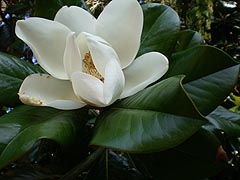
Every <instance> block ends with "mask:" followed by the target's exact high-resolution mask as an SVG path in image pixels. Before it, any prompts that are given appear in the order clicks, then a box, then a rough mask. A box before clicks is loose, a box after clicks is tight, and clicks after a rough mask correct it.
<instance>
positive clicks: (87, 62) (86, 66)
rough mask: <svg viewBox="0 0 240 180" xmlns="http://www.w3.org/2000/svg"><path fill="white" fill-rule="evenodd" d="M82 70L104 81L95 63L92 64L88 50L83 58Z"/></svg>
mask: <svg viewBox="0 0 240 180" xmlns="http://www.w3.org/2000/svg"><path fill="white" fill-rule="evenodd" d="M83 72H84V73H87V74H90V75H92V76H94V77H96V78H98V79H99V80H100V81H102V82H104V77H103V76H102V75H101V74H100V73H99V72H98V71H97V69H96V67H95V65H94V64H93V60H92V56H91V54H90V52H88V53H86V54H85V56H84V59H83Z"/></svg>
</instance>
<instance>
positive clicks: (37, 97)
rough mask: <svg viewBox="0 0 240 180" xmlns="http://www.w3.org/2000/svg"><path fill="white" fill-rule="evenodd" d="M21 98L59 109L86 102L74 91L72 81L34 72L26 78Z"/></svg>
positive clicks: (21, 89) (68, 108)
mask: <svg viewBox="0 0 240 180" xmlns="http://www.w3.org/2000/svg"><path fill="white" fill-rule="evenodd" d="M18 94H19V99H20V100H21V101H22V102H23V103H24V104H28V105H35V106H48V107H54V108H57V109H63V110H70V109H78V108H81V107H83V106H85V105H86V104H85V103H84V102H82V101H81V100H80V99H79V98H78V97H76V95H75V94H74V92H73V89H72V84H71V82H70V81H64V80H58V79H55V78H54V77H52V76H50V75H47V74H32V75H30V76H28V77H27V78H25V80H24V81H23V83H22V85H21V87H20V89H19V93H18Z"/></svg>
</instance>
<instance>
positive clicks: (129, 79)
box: [121, 52, 168, 98]
mask: <svg viewBox="0 0 240 180" xmlns="http://www.w3.org/2000/svg"><path fill="white" fill-rule="evenodd" d="M167 70H168V59H167V58H166V57H165V56H164V55H163V54H161V53H157V52H150V53H146V54H144V55H142V56H140V57H138V58H137V59H136V60H135V61H134V62H133V63H132V64H131V65H130V66H128V67H127V68H126V69H124V70H123V73H124V76H125V81H126V83H125V87H124V90H123V93H122V94H121V98H125V97H128V96H131V95H133V94H135V93H137V92H139V91H140V90H142V89H144V88H145V87H147V86H148V85H149V84H151V83H153V82H154V81H156V80H158V79H160V78H161V77H162V76H163V75H164V74H165V73H166V72H167Z"/></svg>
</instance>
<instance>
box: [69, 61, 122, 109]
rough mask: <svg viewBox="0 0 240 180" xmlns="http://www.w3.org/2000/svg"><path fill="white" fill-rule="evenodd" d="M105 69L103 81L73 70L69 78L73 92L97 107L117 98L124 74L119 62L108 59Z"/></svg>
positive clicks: (108, 103) (120, 90)
mask: <svg viewBox="0 0 240 180" xmlns="http://www.w3.org/2000/svg"><path fill="white" fill-rule="evenodd" d="M105 71H106V72H105V75H106V76H105V79H104V83H103V82H102V81H100V80H99V79H97V78H95V77H93V76H91V75H88V74H85V73H82V72H75V73H74V74H73V75H72V78H71V79H72V82H73V89H74V92H75V94H76V95H78V96H80V97H81V98H82V99H84V101H86V102H87V103H88V104H91V105H93V106H97V107H105V106H108V105H110V104H112V103H113V102H114V101H116V100H117V99H119V97H120V94H121V93H122V90H123V87H124V76H123V72H122V70H121V67H120V65H119V63H118V62H116V61H110V62H109V63H108V64H107V65H106V68H105Z"/></svg>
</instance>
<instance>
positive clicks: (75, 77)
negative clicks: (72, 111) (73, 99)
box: [71, 72, 104, 107]
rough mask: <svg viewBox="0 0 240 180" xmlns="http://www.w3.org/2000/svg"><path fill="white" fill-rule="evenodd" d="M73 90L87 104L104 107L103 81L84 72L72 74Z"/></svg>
mask: <svg viewBox="0 0 240 180" xmlns="http://www.w3.org/2000/svg"><path fill="white" fill-rule="evenodd" d="M71 81H72V84H73V90H74V92H75V94H76V95H77V96H79V97H80V98H81V99H83V100H84V101H85V102H86V103H87V104H90V105H93V106H97V107H104V103H103V102H104V97H103V82H102V81H100V80H99V79H97V78H95V77H94V76H91V75H89V74H86V73H83V72H75V73H73V74H72V77H71Z"/></svg>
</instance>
